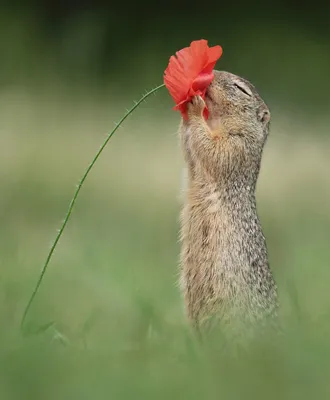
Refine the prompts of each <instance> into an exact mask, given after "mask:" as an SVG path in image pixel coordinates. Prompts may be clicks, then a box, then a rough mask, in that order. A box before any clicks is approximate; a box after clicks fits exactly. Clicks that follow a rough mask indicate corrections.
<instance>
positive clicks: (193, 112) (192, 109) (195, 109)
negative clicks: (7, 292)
mask: <svg viewBox="0 0 330 400" xmlns="http://www.w3.org/2000/svg"><path fill="white" fill-rule="evenodd" d="M205 107H206V105H205V101H204V100H203V99H202V97H201V96H194V97H193V98H192V100H191V102H190V103H189V104H188V106H187V109H188V117H189V118H191V117H203V111H204V108H205Z"/></svg>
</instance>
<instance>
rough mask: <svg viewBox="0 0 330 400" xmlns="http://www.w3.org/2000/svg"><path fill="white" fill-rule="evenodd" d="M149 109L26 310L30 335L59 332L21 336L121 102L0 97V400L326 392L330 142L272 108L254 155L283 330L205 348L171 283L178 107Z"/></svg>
mask: <svg viewBox="0 0 330 400" xmlns="http://www.w3.org/2000/svg"><path fill="white" fill-rule="evenodd" d="M156 104H161V105H164V104H166V107H168V104H169V103H168V102H167V100H166V99H164V97H163V96H162V95H160V97H159V98H157V99H151V100H150V101H149V102H148V103H147V104H144V105H143V106H142V107H141V108H142V109H140V110H138V111H137V112H136V113H135V115H133V116H132V118H130V120H129V121H128V122H127V123H125V125H124V126H123V128H122V129H121V130H120V131H119V132H118V133H117V135H116V136H115V137H114V138H113V141H112V142H111V143H110V144H109V147H108V148H107V149H106V151H105V153H104V154H103V155H102V157H101V159H100V160H99V162H98V164H97V165H96V167H95V169H94V170H93V171H92V173H91V175H90V177H89V178H88V181H87V182H86V186H85V187H84V188H83V190H82V192H81V196H80V198H79V199H78V202H77V206H76V208H75V210H74V213H73V215H72V219H71V220H70V222H69V225H68V229H67V230H66V231H65V233H64V235H63V237H62V240H61V242H60V244H59V246H58V248H57V251H56V252H55V255H54V258H53V260H52V262H51V264H50V268H49V271H48V273H47V274H46V278H45V281H44V283H43V285H42V287H41V290H40V292H39V294H38V296H37V298H36V302H35V303H34V305H33V307H32V309H31V313H30V315H29V317H28V329H29V330H30V332H35V331H36V330H37V329H38V328H40V327H42V326H43V325H44V324H47V323H50V322H53V323H54V325H53V326H51V327H49V329H47V330H44V331H40V332H39V333H34V334H30V335H28V336H26V337H22V336H20V333H19V323H20V318H21V315H22V312H23V309H24V306H25V304H26V302H27V300H28V297H29V295H30V292H31V290H32V289H33V286H34V284H35V282H36V279H37V276H38V273H39V271H40V268H41V266H42V263H43V261H44V259H45V256H46V255H47V251H48V249H49V247H50V244H51V241H52V240H53V238H54V236H55V234H56V229H58V228H59V226H60V223H61V221H62V219H63V217H64V214H65V211H66V209H67V206H68V203H69V200H70V198H71V196H72V194H73V191H74V189H75V184H76V183H77V182H78V179H79V178H80V177H81V175H82V173H83V171H84V168H85V167H86V166H87V164H88V163H89V161H90V160H91V158H92V157H93V155H94V153H95V152H96V150H97V149H98V147H99V145H100V144H101V142H102V141H103V139H104V137H105V136H104V135H105V133H106V132H108V131H109V130H110V129H111V128H112V126H113V121H115V120H118V119H119V117H120V116H121V114H122V112H123V110H124V106H129V105H130V99H127V98H125V105H124V106H123V107H121V104H118V103H117V102H115V101H114V99H112V98H111V97H102V96H101V97H98V96H97V95H90V96H87V94H85V95H81V93H80V94H79V95H77V97H74V96H73V95H72V94H71V95H70V96H67V95H66V94H65V93H64V92H61V91H60V90H59V89H57V90H55V89H54V88H53V89H52V90H50V89H49V90H44V91H42V90H41V91H39V92H38V93H31V92H29V91H24V90H22V89H19V90H16V91H14V90H10V91H8V92H3V93H2V94H1V97H0V184H1V197H0V217H1V225H0V237H1V241H0V263H1V275H0V276H1V280H0V285H1V288H0V296H1V302H0V323H1V327H2V329H1V333H0V335H1V341H0V357H1V362H0V368H1V373H0V397H1V399H6V400H7V399H8V400H9V399H22V398H24V399H25V398H26V399H30V398H31V399H45V398H47V399H49V400H52V399H54V400H55V399H56V400H57V399H103V398H104V399H109V398H110V399H149V398H150V399H151V398H153V399H155V398H157V399H169V398H174V399H176V398H177V399H179V398H180V399H183V398H187V399H188V398H189V399H201V398H205V399H206V398H224V399H226V398H230V399H240V398H243V397H244V398H251V399H256V398H257V399H259V398H260V399H264V398H267V399H279V398H280V399H289V398H290V399H293V398H300V399H310V398H311V397H314V398H318V399H323V398H328V395H329V391H330V385H329V379H328V377H329V373H330V362H329V359H330V340H329V333H330V321H329V318H330V306H329V304H330V302H329V300H330V294H329V284H328V282H329V281H330V270H329V255H330V250H329V232H330V214H329V201H330V175H329V172H328V171H329V167H330V161H329V157H328V154H329V149H330V142H329V140H326V139H321V138H320V137H319V136H316V135H315V129H311V127H309V126H308V124H304V125H303V126H297V125H295V124H293V122H292V121H295V120H296V119H295V116H294V115H293V116H291V117H290V116H288V118H287V119H286V120H284V119H281V120H279V118H276V117H275V118H274V124H273V129H272V134H271V137H270V140H269V142H268V144H267V148H266V151H265V155H264V162H263V166H262V173H261V176H260V181H259V186H258V201H259V209H260V215H261V219H262V223H263V226H264V231H265V234H266V236H267V239H268V247H269V252H270V258H271V265H272V267H273V270H274V273H275V275H276V278H277V280H278V284H279V290H280V295H281V302H282V307H283V308H282V310H283V311H282V314H283V318H284V320H285V321H286V325H287V330H288V333H287V335H286V336H285V338H283V339H282V341H281V343H278V344H276V345H275V344H274V343H263V344H259V345H256V346H254V347H253V348H252V349H251V351H250V352H249V353H247V354H244V355H240V356H234V355H232V354H228V352H223V351H219V350H217V349H218V347H217V346H216V343H210V344H209V346H207V348H205V349H203V350H202V349H200V348H199V347H198V346H197V347H196V343H194V342H191V340H190V336H189V332H188V330H187V327H186V325H185V321H184V316H183V312H182V303H181V299H180V294H179V292H178V288H177V286H176V281H177V259H178V251H179V247H178V243H177V233H178V221H177V220H178V214H179V207H180V185H181V166H182V165H181V163H182V162H181V155H180V151H179V147H178V143H177V138H176V136H175V131H176V125H177V121H178V115H176V114H175V113H172V112H171V111H170V110H169V108H162V107H157V106H156ZM327 126H328V125H327V123H326V122H325V123H324V124H323V126H321V125H320V127H318V128H317V129H318V130H320V131H322V129H323V130H325V129H326V128H327ZM310 132H312V133H313V135H311V134H310Z"/></svg>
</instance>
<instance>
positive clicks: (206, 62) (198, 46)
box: [164, 39, 222, 119]
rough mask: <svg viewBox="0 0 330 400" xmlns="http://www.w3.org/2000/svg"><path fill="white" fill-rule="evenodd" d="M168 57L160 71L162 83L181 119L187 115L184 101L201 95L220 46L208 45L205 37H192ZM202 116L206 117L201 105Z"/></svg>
mask: <svg viewBox="0 0 330 400" xmlns="http://www.w3.org/2000/svg"><path fill="white" fill-rule="evenodd" d="M175 55H176V57H175V56H172V57H171V58H170V61H169V64H168V67H167V68H166V70H165V73H164V83H165V86H166V87H167V89H168V91H169V92H170V95H171V96H172V97H173V100H174V101H175V103H176V106H175V107H174V108H173V109H174V110H179V111H180V112H181V115H182V117H183V118H184V119H187V118H188V115H187V104H188V103H189V102H190V101H191V99H192V98H193V97H194V96H198V95H199V96H201V97H202V98H203V99H204V98H205V92H206V89H207V88H208V86H209V85H210V83H211V82H212V80H213V78H214V74H213V69H214V66H215V64H216V62H217V61H218V59H219V58H220V57H221V55H222V48H221V46H214V47H209V46H208V44H207V40H204V39H202V40H196V41H194V42H191V44H190V46H189V47H185V48H184V49H182V50H180V51H177V52H176V54H175ZM203 115H204V117H205V118H206V119H207V118H208V110H207V108H205V110H204V112H203Z"/></svg>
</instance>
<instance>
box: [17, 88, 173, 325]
mask: <svg viewBox="0 0 330 400" xmlns="http://www.w3.org/2000/svg"><path fill="white" fill-rule="evenodd" d="M164 86H165V85H164V84H162V85H159V86H157V87H156V88H154V89H152V90H150V91H149V92H148V93H146V94H145V95H144V96H142V97H141V99H140V100H139V101H137V102H136V103H135V104H134V106H133V107H132V108H130V109H129V110H128V111H127V113H126V114H125V115H124V116H123V117H122V118H121V120H120V121H119V122H118V124H116V126H115V128H114V129H113V130H112V131H111V132H110V133H109V135H108V136H107V138H106V139H105V141H104V143H103V144H102V146H101V147H100V149H99V151H98V152H97V153H96V155H95V157H94V158H93V160H92V162H91V163H90V164H89V166H88V167H87V169H86V171H85V173H84V175H83V177H82V178H81V179H80V181H79V183H78V186H77V189H76V191H75V193H74V195H73V197H72V200H71V202H70V205H69V208H68V211H67V213H66V215H65V218H64V221H63V223H62V226H61V228H60V230H59V231H58V234H57V235H56V238H55V240H54V243H53V245H52V247H51V249H50V251H49V253H48V256H47V258H46V261H45V263H44V265H43V267H42V270H41V273H40V275H39V278H38V281H37V283H36V286H35V288H34V290H33V292H32V294H31V297H30V299H29V301H28V303H27V305H26V307H25V310H24V314H23V317H22V321H21V330H23V327H24V323H25V320H26V317H27V315H28V312H29V310H30V308H31V305H32V303H33V300H34V298H35V297H36V294H37V292H38V290H39V288H40V285H41V283H42V280H43V278H44V276H45V273H46V271H47V267H48V264H49V262H50V260H51V258H52V255H53V253H54V250H55V248H56V246H57V243H58V241H59V240H60V238H61V236H62V233H63V231H64V229H65V227H66V224H67V223H68V221H69V219H70V216H71V213H72V210H73V207H74V205H75V202H76V200H77V197H78V194H79V192H80V189H81V187H82V185H83V184H84V182H85V180H86V178H87V176H88V174H89V172H90V170H91V169H92V168H93V166H94V164H95V163H96V161H97V159H98V158H99V156H100V155H101V153H102V151H103V150H104V148H105V146H106V145H107V144H108V142H109V140H110V139H111V137H112V136H113V134H114V133H115V132H116V130H117V129H118V128H119V127H120V125H121V124H122V123H123V122H124V121H125V119H126V118H127V117H128V116H129V115H130V114H132V112H133V111H134V110H135V109H136V108H137V107H138V106H139V105H140V104H141V103H142V102H143V101H144V100H145V99H146V98H147V97H149V96H150V95H151V94H153V93H155V92H157V91H158V90H159V89H160V88H162V87H164Z"/></svg>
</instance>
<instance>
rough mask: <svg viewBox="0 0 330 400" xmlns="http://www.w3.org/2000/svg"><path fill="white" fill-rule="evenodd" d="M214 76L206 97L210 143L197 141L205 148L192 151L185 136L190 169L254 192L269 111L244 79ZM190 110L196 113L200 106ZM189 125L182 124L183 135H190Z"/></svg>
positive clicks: (227, 75) (222, 74) (225, 74)
mask: <svg viewBox="0 0 330 400" xmlns="http://www.w3.org/2000/svg"><path fill="white" fill-rule="evenodd" d="M214 75H215V76H214V79H213V81H212V83H211V84H210V86H209V87H208V89H207V91H206V96H205V104H206V105H207V108H208V111H209V117H208V119H207V121H206V123H207V125H208V126H209V128H210V132H209V135H210V136H211V138H210V139H211V141H208V142H205V141H204V140H203V138H202V137H200V139H197V138H196V140H201V141H202V142H203V143H207V144H205V145H204V146H198V149H199V150H198V151H195V150H194V148H193V147H194V146H193V143H192V139H193V137H192V136H191V137H190V135H189V134H188V135H184V136H185V142H184V143H185V146H184V147H185V150H186V151H185V152H186V155H187V157H188V161H189V160H190V161H189V164H190V167H191V168H190V169H191V171H192V173H193V174H194V175H196V174H197V175H200V174H202V175H203V176H204V175H205V173H206V175H205V176H209V177H211V179H212V180H216V181H219V179H220V180H222V181H225V182H228V183H230V182H232V183H233V184H234V185H235V186H240V187H247V188H250V189H251V190H253V189H254V187H255V183H256V180H257V177H258V173H259V167H260V161H261V156H262V150H263V147H264V144H265V141H266V138H267V136H268V131H269V123H270V113H269V110H268V108H267V106H266V104H265V103H264V102H263V100H262V99H261V98H260V96H259V95H258V93H257V91H256V89H255V88H254V86H253V85H252V84H251V83H249V82H248V81H246V80H245V79H242V78H240V77H238V76H236V75H233V74H231V73H228V72H223V71H221V72H220V71H214ZM190 107H192V109H194V108H195V109H196V107H197V109H198V107H199V106H198V104H197V105H195V106H194V105H192V106H190ZM197 109H196V110H197ZM190 110H191V108H190ZM192 121H193V120H191V119H189V121H187V123H185V124H183V132H184V131H186V132H187V133H189V131H190V128H189V125H190V124H191V123H192ZM194 121H195V119H194ZM193 136H194V135H193ZM204 153H205V154H204ZM201 160H203V162H202V163H201V162H199V161H201ZM205 176H204V178H205ZM250 189H249V190H250Z"/></svg>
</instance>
